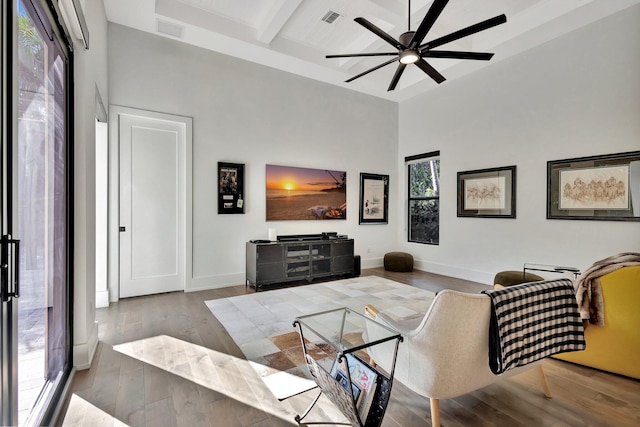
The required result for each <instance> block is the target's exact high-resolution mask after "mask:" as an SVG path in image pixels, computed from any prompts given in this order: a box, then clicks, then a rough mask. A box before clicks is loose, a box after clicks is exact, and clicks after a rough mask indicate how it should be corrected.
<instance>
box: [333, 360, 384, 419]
mask: <svg viewBox="0 0 640 427" xmlns="http://www.w3.org/2000/svg"><path fill="white" fill-rule="evenodd" d="M344 357H345V358H347V363H348V365H349V374H347V372H346V371H347V369H346V365H345V362H344V360H342V361H341V362H340V363H338V358H336V360H335V361H334V363H333V367H332V368H331V372H330V375H331V376H332V377H333V378H335V379H336V380H337V381H338V383H340V384H341V385H342V387H344V389H345V390H348V388H349V382H348V379H347V378H346V375H350V377H351V385H352V389H353V390H352V391H353V397H354V401H355V403H356V409H357V410H358V414H359V415H360V420H361V421H362V423H363V424H364V423H365V422H366V419H367V415H368V413H369V409H370V408H371V403H372V402H373V400H374V397H375V394H376V388H377V385H378V373H377V372H376V371H375V370H374V369H373V368H371V366H369V365H368V364H367V363H365V362H364V361H363V360H362V359H360V358H359V357H358V356H355V355H352V354H345V355H344Z"/></svg>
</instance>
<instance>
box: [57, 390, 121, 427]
mask: <svg viewBox="0 0 640 427" xmlns="http://www.w3.org/2000/svg"><path fill="white" fill-rule="evenodd" d="M62 424H63V425H64V426H65V427H74V426H78V427H85V426H93V427H128V426H127V424H125V423H123V422H122V421H120V420H118V419H117V418H114V417H113V416H111V415H109V414H107V413H106V412H104V411H103V410H102V409H100V408H98V407H97V406H95V405H92V404H91V403H89V402H87V401H86V400H84V399H83V398H81V397H80V396H78V395H77V394H75V393H74V394H73V395H71V399H70V400H69V407H68V409H67V413H66V415H65V417H64V421H63V422H62Z"/></svg>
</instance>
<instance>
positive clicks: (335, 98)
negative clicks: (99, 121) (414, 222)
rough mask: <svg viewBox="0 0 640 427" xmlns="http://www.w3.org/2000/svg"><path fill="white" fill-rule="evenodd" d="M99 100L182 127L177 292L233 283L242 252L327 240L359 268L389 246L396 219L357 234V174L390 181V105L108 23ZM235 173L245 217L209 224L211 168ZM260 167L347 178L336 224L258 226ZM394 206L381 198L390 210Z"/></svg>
mask: <svg viewBox="0 0 640 427" xmlns="http://www.w3.org/2000/svg"><path fill="white" fill-rule="evenodd" d="M108 33H109V101H110V103H111V104H112V105H120V106H125V107H132V108H138V109H144V110H151V111H158V112H162V113H170V114H176V115H182V116H189V117H192V118H193V153H194V154H193V171H192V173H193V200H194V202H193V229H194V231H193V271H194V274H193V275H194V277H193V279H192V280H191V281H190V282H191V283H190V284H188V290H196V289H204V288H211V287H217V286H223V285H228V284H238V283H243V281H244V269H245V259H244V246H245V242H246V241H248V240H250V239H259V238H262V239H264V238H267V233H268V229H269V228H276V230H277V233H278V234H291V233H316V232H322V231H336V232H338V233H341V234H348V235H349V237H353V238H354V239H355V242H356V253H359V254H361V255H362V258H363V265H364V266H367V265H378V264H381V258H382V256H383V254H384V253H385V252H387V251H389V250H393V249H395V247H396V241H395V240H396V236H397V233H396V230H397V229H398V227H400V224H401V222H402V219H401V218H398V217H397V216H392V217H391V218H390V223H389V224H388V225H376V226H371V225H369V226H359V225H358V198H359V174H360V173H361V172H369V173H381V174H389V175H390V176H391V182H394V181H396V180H397V175H396V174H397V170H396V158H397V147H398V105H397V104H396V103H392V102H389V101H384V100H380V99H378V98H374V97H370V96H367V95H362V94H359V93H356V92H353V91H348V90H344V89H341V88H338V87H335V86H332V85H328V84H325V83H320V82H316V81H313V80H310V79H306V78H302V77H299V76H295V75H293V74H288V73H283V72H282V71H278V70H274V69H271V68H268V67H264V66H261V65H256V64H253V63H250V62H247V61H243V60H239V59H235V58H232V57H229V56H226V55H221V54H217V53H214V52H210V51H207V50H204V49H200V48H196V47H192V46H188V45H186V44H183V43H180V42H177V41H174V40H170V39H168V38H164V37H160V36H155V35H150V34H148V33H144V32H140V31H136V30H133V29H130V28H127V27H124V26H120V25H116V24H111V23H110V24H109V31H108ZM219 161H225V162H236V163H244V164H245V178H246V185H245V194H244V196H245V203H246V205H245V212H246V213H245V214H244V215H218V214H217V194H216V167H217V162H219ZM265 164H278V165H286V166H298V167H308V168H319V169H325V168H327V169H333V170H344V171H347V183H348V184H347V205H348V214H347V220H346V221H281V222H266V221H265V183H264V181H265ZM398 202H399V198H398V194H392V196H391V203H392V204H397V203H398Z"/></svg>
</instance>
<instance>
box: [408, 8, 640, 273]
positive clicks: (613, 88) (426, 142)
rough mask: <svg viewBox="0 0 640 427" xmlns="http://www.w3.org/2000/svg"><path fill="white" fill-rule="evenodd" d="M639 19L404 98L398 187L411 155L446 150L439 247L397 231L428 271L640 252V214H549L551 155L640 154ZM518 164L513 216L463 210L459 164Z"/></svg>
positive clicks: (610, 21) (626, 15)
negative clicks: (624, 217)
mask: <svg viewBox="0 0 640 427" xmlns="http://www.w3.org/2000/svg"><path fill="white" fill-rule="evenodd" d="M638 22H640V7H639V6H635V7H633V8H630V9H627V10H625V11H623V12H621V13H618V14H616V15H613V16H611V17H609V18H607V19H605V20H603V21H600V22H596V23H595V24H592V25H590V26H588V27H586V28H584V29H581V30H578V31H576V32H573V33H571V34H569V35H566V36H564V37H562V38H559V39H556V40H554V41H551V42H548V43H546V44H544V45H542V46H539V47H537V48H535V49H532V50H530V51H528V52H526V53H525V54H522V55H519V56H517V57H512V58H510V59H506V60H504V61H502V62H497V63H495V64H492V65H490V66H489V67H487V68H486V69H484V70H483V71H481V72H479V73H477V74H475V75H473V76H471V77H465V78H462V79H460V80H457V81H452V82H445V83H444V84H442V85H441V86H440V87H438V89H437V90H433V91H431V92H429V93H426V94H424V95H422V96H420V97H418V98H416V99H413V100H410V101H406V102H404V103H402V104H401V106H400V124H399V129H400V133H399V157H398V168H399V171H401V172H400V173H401V175H400V176H401V179H400V180H398V181H396V192H398V193H400V194H405V193H406V190H405V188H406V176H405V175H406V174H405V173H404V172H403V171H404V163H403V160H404V157H405V156H408V155H415V154H420V153H425V152H430V151H435V150H440V154H441V190H442V195H441V199H440V206H441V210H440V245H439V246H430V245H421V244H415V243H407V242H406V220H404V222H403V224H404V227H399V229H398V233H399V237H398V239H399V241H400V242H402V244H401V245H400V246H401V247H402V248H403V249H404V250H406V251H408V252H411V253H412V254H413V255H414V256H415V257H416V258H417V259H418V264H419V265H420V266H421V268H424V269H426V270H430V271H434V272H438V273H443V274H448V275H452V276H457V277H463V278H468V279H471V280H477V281H480V282H484V283H492V280H493V276H494V274H495V273H496V272H498V271H500V270H518V269H521V268H522V265H523V263H525V262H538V263H548V264H555V265H558V264H560V265H569V266H575V267H578V268H580V269H585V268H586V267H588V266H590V265H591V264H592V263H593V262H594V261H596V260H599V259H602V258H604V257H607V256H610V255H613V254H616V253H619V252H623V251H640V223H638V222H614V221H575V220H573V221H572V220H547V219H546V166H547V161H549V160H559V159H566V158H573V157H583V156H591V155H599V154H612V153H618V152H625V151H634V150H640V78H639V76H640V25H638ZM416 123H418V124H419V126H416ZM514 164H515V165H517V218H516V219H492V218H457V217H456V182H457V176H456V173H457V172H459V171H467V170H474V169H484V168H492V167H500V166H509V165H514ZM405 199H406V198H405ZM405 203H406V200H405Z"/></svg>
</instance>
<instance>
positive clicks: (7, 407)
mask: <svg viewBox="0 0 640 427" xmlns="http://www.w3.org/2000/svg"><path fill="white" fill-rule="evenodd" d="M22 2H23V4H24V5H25V7H26V6H27V4H28V5H29V7H28V8H29V9H30V10H31V11H32V12H33V11H35V14H36V15H37V17H38V20H35V19H34V22H35V21H37V23H36V24H37V25H39V26H41V29H42V30H44V33H45V34H46V36H47V37H48V39H49V42H53V43H55V44H56V45H57V48H58V49H59V50H60V51H61V54H62V57H63V59H65V72H64V82H63V85H64V98H65V99H64V102H65V108H64V128H65V142H64V145H65V150H66V153H65V160H64V161H65V193H66V194H65V198H66V199H65V205H66V209H65V210H66V212H65V217H66V218H65V219H66V226H65V234H66V235H65V239H66V254H65V257H66V265H65V269H66V285H65V287H66V300H65V304H66V313H65V320H66V325H64V326H63V327H64V329H65V335H66V339H65V346H64V347H65V348H64V351H65V354H66V357H65V360H66V363H65V364H64V367H63V369H62V375H60V377H58V378H57V381H54V382H51V381H47V383H46V385H45V386H44V387H43V389H42V390H47V392H46V393H42V392H41V394H40V396H39V398H38V399H37V402H36V404H35V405H34V406H33V408H32V411H33V413H32V414H31V416H30V417H29V420H30V422H31V423H33V424H38V425H40V424H44V425H49V424H51V423H53V422H55V421H56V420H55V417H56V416H57V414H58V411H59V410H60V402H62V399H63V394H64V393H65V387H66V385H67V382H68V380H69V378H70V375H71V371H72V367H73V351H72V348H73V234H74V233H73V224H74V222H73V165H74V163H73V141H74V132H73V114H74V103H73V99H74V89H73V44H72V43H71V42H70V38H69V37H68V36H67V34H68V31H67V30H66V28H65V26H64V24H63V21H62V18H61V16H62V15H61V13H60V10H59V6H58V4H57V2H51V1H49V0H22ZM17 15H18V11H17V0H3V2H2V6H1V9H0V22H1V25H0V26H1V30H2V35H1V36H0V42H1V44H2V51H1V52H2V54H1V61H2V63H1V65H2V67H1V75H0V77H1V82H0V84H1V87H2V89H1V90H0V95H2V101H1V102H2V104H1V107H0V115H1V121H2V129H1V131H2V139H1V141H0V148H1V161H2V174H1V176H0V179H1V184H0V192H1V197H0V208H1V209H0V216H1V217H0V221H1V226H2V230H1V231H2V236H4V235H11V234H12V232H16V231H17V230H14V227H15V222H14V221H13V220H12V217H13V216H15V215H17V206H15V205H17V204H16V203H15V198H14V197H15V195H14V188H15V182H16V181H15V176H16V171H15V169H17V168H16V167H15V165H16V162H17V150H16V149H15V147H17V132H18V126H17V122H18V111H19V110H18V105H17V104H18V103H17V98H18V97H17V91H18V81H17V79H18V73H17V63H18V61H17V44H18V25H17V22H18V19H17ZM18 237H19V236H18ZM9 300H10V301H9V302H8V303H0V317H1V319H2V328H1V329H0V345H1V347H0V381H1V384H0V403H1V404H2V405H1V407H0V425H16V424H17V423H18V405H17V395H18V367H17V360H18V351H17V348H18V342H17V336H18V332H17V324H18V307H17V305H18V304H19V298H18V300H17V301H16V298H10V299H9ZM7 325H11V326H10V327H9V328H7Z"/></svg>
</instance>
